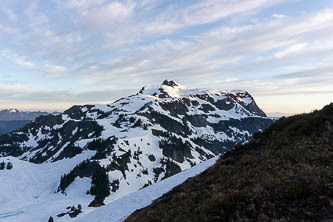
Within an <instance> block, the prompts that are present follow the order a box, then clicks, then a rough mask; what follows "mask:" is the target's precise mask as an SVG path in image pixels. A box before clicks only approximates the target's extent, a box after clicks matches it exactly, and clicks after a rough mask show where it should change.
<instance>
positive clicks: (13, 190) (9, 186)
mask: <svg viewBox="0 0 333 222" xmlns="http://www.w3.org/2000/svg"><path fill="white" fill-rule="evenodd" d="M91 154H92V153H90V154H89V153H87V156H89V155H91ZM87 156H86V157H87ZM81 158H82V157H81ZM217 159H218V157H214V158H212V159H210V160H207V161H205V162H203V163H201V164H198V165H197V166H195V167H193V168H191V169H188V170H186V171H184V172H182V173H179V174H177V175H175V176H172V177H169V178H167V179H165V180H163V181H161V182H159V183H156V184H153V185H151V186H149V187H146V188H144V189H141V190H138V191H136V192H133V193H130V194H129V195H127V196H124V197H122V198H120V199H117V200H114V201H112V202H111V203H109V204H107V205H105V206H103V207H100V208H87V207H84V206H86V205H88V203H89V202H91V201H92V199H93V197H92V196H88V195H84V193H85V191H86V190H87V189H89V187H90V181H89V179H86V178H79V179H76V180H75V182H74V183H73V184H71V185H70V187H69V189H68V191H67V196H65V195H63V194H59V193H55V192H54V191H55V189H56V188H57V186H58V178H59V177H60V175H62V174H63V173H64V172H65V171H66V169H67V168H68V167H69V166H70V165H75V164H76V163H77V162H80V160H79V159H78V158H77V159H75V158H74V159H67V160H64V161H58V162H56V163H52V164H49V163H47V164H42V167H40V166H38V165H36V164H32V163H29V162H26V161H22V160H19V159H17V158H14V157H6V158H0V162H2V161H5V162H7V161H10V162H12V163H13V166H14V167H13V169H12V170H8V171H7V170H2V171H0V176H1V178H2V183H1V184H0V222H13V221H15V222H26V221H35V222H39V221H40V222H46V221H47V220H48V219H49V217H50V216H53V218H54V220H55V221H56V222H58V221H81V222H84V221H87V222H88V221H89V222H92V221H98V222H103V221H107V222H116V221H123V220H124V219H126V218H127V217H128V216H129V215H130V214H131V213H133V212H134V211H135V210H137V209H140V208H143V207H145V206H148V205H149V204H150V203H151V202H152V201H153V200H155V199H157V198H159V197H160V196H162V195H163V194H164V193H166V192H168V191H170V190H171V189H172V188H173V187H175V186H177V185H179V184H181V183H183V182H184V181H185V180H186V179H188V178H189V177H193V176H195V175H197V174H199V173H201V172H203V171H204V170H205V169H207V168H208V167H210V166H212V165H213V164H214V163H215V162H216V160H217ZM51 165H53V166H51ZM78 180H80V181H78ZM78 204H81V205H82V206H83V210H82V211H83V212H82V213H81V214H79V216H78V217H77V218H70V217H69V216H68V215H66V216H64V217H57V216H56V215H57V214H59V212H66V211H67V210H66V209H65V207H64V206H72V205H75V206H77V205H78Z"/></svg>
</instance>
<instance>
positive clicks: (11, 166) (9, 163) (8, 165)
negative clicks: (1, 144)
mask: <svg viewBox="0 0 333 222" xmlns="http://www.w3.org/2000/svg"><path fill="white" fill-rule="evenodd" d="M12 168H13V164H12V163H11V162H8V163H7V167H6V169H7V170H10V169H12Z"/></svg>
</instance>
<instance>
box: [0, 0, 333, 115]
mask: <svg viewBox="0 0 333 222" xmlns="http://www.w3.org/2000/svg"><path fill="white" fill-rule="evenodd" d="M332 37H333V1H332V0H317V1H312V0H191V1H186V0H122V1H121V0H118V1H114V0H47V1H44V0H25V1H23V0H1V5H0V108H9V107H15V108H19V109H24V110H58V111H59V110H64V109H66V108H69V107H70V106H71V105H74V104H88V103H109V102H111V101H113V100H115V99H117V98H119V97H122V96H126V95H130V94H132V93H136V92H137V91H138V90H139V89H140V88H141V87H142V86H144V85H157V84H160V83H161V82H162V81H163V80H164V79H176V80H177V81H178V82H180V83H182V84H183V85H186V86H188V87H196V88H219V89H225V90H229V89H244V90H247V91H248V92H250V93H251V94H252V95H253V96H254V97H255V100H256V101H257V103H258V105H259V106H260V107H261V108H262V109H263V110H264V111H265V112H288V113H300V112H308V111H311V110H314V109H319V108H321V107H322V106H323V105H325V104H327V103H329V102H332V101H333V38H332Z"/></svg>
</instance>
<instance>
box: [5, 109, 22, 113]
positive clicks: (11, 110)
mask: <svg viewBox="0 0 333 222" xmlns="http://www.w3.org/2000/svg"><path fill="white" fill-rule="evenodd" d="M8 112H10V113H18V112H20V110H18V109H9V110H8Z"/></svg>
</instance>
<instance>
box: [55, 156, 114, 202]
mask: <svg viewBox="0 0 333 222" xmlns="http://www.w3.org/2000/svg"><path fill="white" fill-rule="evenodd" d="M76 177H81V178H82V177H91V179H92V181H91V188H90V190H89V194H91V195H94V196H95V200H94V204H97V205H102V204H103V201H104V199H105V197H107V196H109V195H110V181H109V177H108V174H107V171H106V169H105V168H103V167H101V166H100V165H99V164H98V163H97V162H96V161H91V160H86V161H84V162H82V163H80V164H79V165H76V166H75V167H74V168H73V169H72V170H71V172H69V173H68V174H64V175H63V176H62V177H61V179H60V185H59V187H58V192H63V193H64V192H65V189H66V188H67V187H68V186H69V185H70V184H71V183H73V181H74V180H75V178H76Z"/></svg>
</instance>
